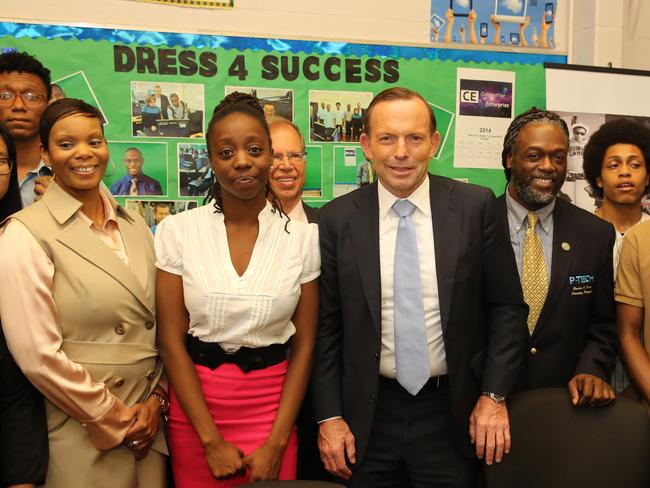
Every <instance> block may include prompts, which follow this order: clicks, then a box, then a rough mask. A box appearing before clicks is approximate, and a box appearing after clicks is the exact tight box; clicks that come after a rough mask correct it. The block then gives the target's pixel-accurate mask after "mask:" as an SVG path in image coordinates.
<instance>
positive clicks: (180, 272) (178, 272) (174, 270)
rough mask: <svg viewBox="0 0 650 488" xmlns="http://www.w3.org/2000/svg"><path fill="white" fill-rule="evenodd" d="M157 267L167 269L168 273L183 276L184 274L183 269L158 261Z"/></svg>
mask: <svg viewBox="0 0 650 488" xmlns="http://www.w3.org/2000/svg"><path fill="white" fill-rule="evenodd" d="M156 268H158V269H161V270H163V271H167V272H168V273H171V274H174V275H177V276H182V275H183V270H182V269H178V268H172V267H171V266H165V265H164V264H161V263H159V262H158V261H156Z"/></svg>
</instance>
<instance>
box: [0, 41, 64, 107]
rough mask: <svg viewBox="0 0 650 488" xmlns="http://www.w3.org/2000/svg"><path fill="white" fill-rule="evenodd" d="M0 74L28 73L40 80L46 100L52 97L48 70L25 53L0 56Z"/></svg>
mask: <svg viewBox="0 0 650 488" xmlns="http://www.w3.org/2000/svg"><path fill="white" fill-rule="evenodd" d="M0 73H28V74H31V75H35V76H37V77H39V78H40V79H41V81H42V82H43V84H44V85H45V90H46V92H47V99H48V100H49V99H50V97H51V96H52V86H51V83H52V81H51V78H50V70H49V69H47V68H46V67H45V66H43V65H42V64H41V62H40V61H39V60H38V59H36V58H35V57H34V56H32V55H30V54H27V53H25V52H22V53H19V52H18V51H9V52H5V53H2V54H0Z"/></svg>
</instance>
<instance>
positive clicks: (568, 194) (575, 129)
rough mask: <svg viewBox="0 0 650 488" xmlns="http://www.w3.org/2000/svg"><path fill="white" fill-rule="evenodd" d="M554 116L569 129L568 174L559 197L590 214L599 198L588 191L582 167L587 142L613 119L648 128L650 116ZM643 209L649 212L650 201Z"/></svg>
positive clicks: (570, 113) (569, 114)
mask: <svg viewBox="0 0 650 488" xmlns="http://www.w3.org/2000/svg"><path fill="white" fill-rule="evenodd" d="M556 113H557V114H558V115H559V116H560V117H561V118H562V120H564V121H565V122H566V124H567V127H568V128H569V153H568V154H567V173H566V179H565V180H564V184H563V185H562V188H561V190H560V196H561V197H562V198H564V199H565V200H568V201H570V202H571V203H573V204H575V205H577V206H578V207H580V208H583V209H585V210H587V211H589V212H593V211H594V210H595V209H596V208H598V207H600V206H601V204H602V201H601V199H600V198H599V197H598V195H596V194H595V193H594V192H593V191H592V190H591V188H590V186H589V183H588V181H587V179H586V177H585V172H584V168H583V155H584V150H585V146H586V145H587V143H588V142H589V139H590V138H591V136H592V135H593V133H594V132H596V131H597V130H598V129H599V128H600V126H601V125H603V124H604V123H606V122H610V121H612V120H616V119H621V118H630V119H633V120H635V121H636V122H638V123H640V124H642V125H645V126H647V127H648V128H650V117H640V116H628V115H618V114H593V113H582V112H563V111H556ZM643 204H644V207H646V208H649V209H650V201H649V200H648V197H647V196H646V197H645V198H644V202H643Z"/></svg>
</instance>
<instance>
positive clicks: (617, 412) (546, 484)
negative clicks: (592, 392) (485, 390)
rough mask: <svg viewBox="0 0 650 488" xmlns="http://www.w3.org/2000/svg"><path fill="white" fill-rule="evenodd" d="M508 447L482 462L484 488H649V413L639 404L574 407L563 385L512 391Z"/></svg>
mask: <svg viewBox="0 0 650 488" xmlns="http://www.w3.org/2000/svg"><path fill="white" fill-rule="evenodd" d="M508 410H509V413H510V432H511V435H512V449H511V452H510V454H508V455H506V456H505V457H504V460H503V462H502V463H501V464H495V465H493V466H486V467H485V479H486V485H487V488H510V487H517V488H521V487H526V488H565V487H566V488H582V487H585V488H587V487H588V488H601V487H602V488H605V487H607V488H609V487H612V488H614V487H615V488H637V487H638V488H648V486H650V417H648V414H647V412H646V410H645V408H644V407H643V405H642V404H641V403H638V402H635V401H633V400H629V399H626V398H617V399H616V401H615V402H614V403H612V404H611V405H608V406H605V407H594V408H590V407H579V408H577V407H574V406H573V405H572V404H571V402H570V400H569V394H568V392H567V389H566V388H545V389H540V390H531V391H527V392H522V393H518V394H516V395H514V396H513V397H512V400H511V401H510V402H509V404H508Z"/></svg>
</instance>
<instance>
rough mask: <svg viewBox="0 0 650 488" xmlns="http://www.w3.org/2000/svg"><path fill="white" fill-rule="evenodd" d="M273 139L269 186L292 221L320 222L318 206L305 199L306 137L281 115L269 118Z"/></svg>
mask: <svg viewBox="0 0 650 488" xmlns="http://www.w3.org/2000/svg"><path fill="white" fill-rule="evenodd" d="M268 124H269V130H270V131H271V141H273V165H272V166H271V174H270V175H269V185H270V186H271V189H272V190H273V193H274V194H275V195H276V197H277V198H278V200H280V203H281V204H282V210H283V211H284V212H285V213H286V214H287V215H288V216H289V218H290V219H291V220H298V221H300V222H304V223H310V224H316V223H318V209H316V208H313V207H310V206H309V205H307V204H306V203H305V202H303V201H302V199H301V196H302V189H303V187H304V186H305V172H306V168H307V160H306V157H307V153H306V152H305V139H304V138H303V137H302V134H301V133H300V129H298V127H296V125H295V124H293V123H292V122H290V121H289V120H287V119H284V118H282V117H271V118H269V119H268Z"/></svg>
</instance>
